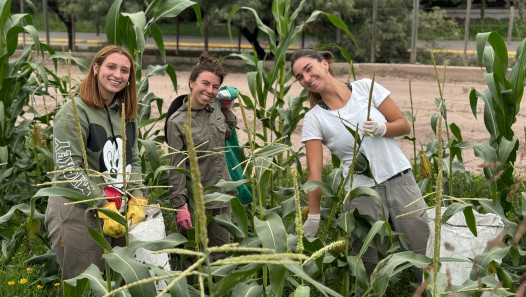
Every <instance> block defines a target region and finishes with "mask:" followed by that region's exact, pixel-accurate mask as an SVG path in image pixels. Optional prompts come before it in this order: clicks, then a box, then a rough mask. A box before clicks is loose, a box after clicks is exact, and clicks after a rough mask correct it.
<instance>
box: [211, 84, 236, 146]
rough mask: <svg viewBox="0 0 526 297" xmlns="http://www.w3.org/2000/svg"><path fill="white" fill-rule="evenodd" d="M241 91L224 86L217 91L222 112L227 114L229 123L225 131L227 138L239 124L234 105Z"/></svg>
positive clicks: (226, 119)
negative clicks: (233, 110) (233, 108)
mask: <svg viewBox="0 0 526 297" xmlns="http://www.w3.org/2000/svg"><path fill="white" fill-rule="evenodd" d="M238 95H239V91H238V89H236V88H233V87H228V86H223V87H221V88H220V89H219V92H218V93H217V97H216V98H217V100H218V101H219V103H220V104H221V112H222V113H223V115H224V116H225V123H226V125H227V128H226V132H225V139H230V137H231V136H232V134H233V133H234V132H233V131H234V127H235V126H236V124H237V119H236V116H235V114H234V113H233V112H232V105H233V104H234V101H235V100H236V99H237V97H238Z"/></svg>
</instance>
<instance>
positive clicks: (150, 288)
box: [102, 247, 156, 297]
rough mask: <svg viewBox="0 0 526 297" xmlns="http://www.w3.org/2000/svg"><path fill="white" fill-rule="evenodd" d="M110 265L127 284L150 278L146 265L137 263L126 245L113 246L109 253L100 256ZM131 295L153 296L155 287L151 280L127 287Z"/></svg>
mask: <svg viewBox="0 0 526 297" xmlns="http://www.w3.org/2000/svg"><path fill="white" fill-rule="evenodd" d="M102 257H103V258H104V259H105V260H106V261H107V262H108V264H109V265H110V267H111V269H112V270H115V271H117V272H118V273H120V274H121V275H122V276H123V277H124V279H125V280H126V283H127V284H131V283H134V282H137V281H140V280H143V279H147V278H150V277H151V275H150V272H149V270H148V266H147V265H145V264H142V263H139V262H138V261H137V260H135V258H134V253H133V252H132V251H131V249H130V248H128V247H115V248H113V250H112V251H111V253H109V254H105V255H103V256H102ZM128 291H129V292H130V294H131V295H132V296H137V297H141V296H145V297H149V296H155V295H156V289H155V286H154V283H153V282H150V283H146V284H141V285H136V286H133V287H130V288H129V289H128Z"/></svg>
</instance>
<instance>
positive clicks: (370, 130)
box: [364, 96, 411, 137]
mask: <svg viewBox="0 0 526 297" xmlns="http://www.w3.org/2000/svg"><path fill="white" fill-rule="evenodd" d="M377 108H378V111H380V112H381V113H382V115H383V116H384V117H385V119H386V121H387V122H385V123H381V122H377V121H375V120H372V119H368V120H367V121H365V122H364V132H365V133H366V134H369V135H372V136H379V137H381V136H384V137H397V136H402V135H406V134H408V133H409V132H410V131H411V126H410V125H409V122H408V121H407V119H406V118H405V116H404V114H403V113H402V111H401V110H400V108H398V106H397V105H396V103H395V102H394V100H393V99H391V97H390V96H387V97H386V98H385V99H384V100H383V101H382V103H381V104H380V105H379V106H378V107H377ZM382 125H385V127H382ZM382 130H384V131H382Z"/></svg>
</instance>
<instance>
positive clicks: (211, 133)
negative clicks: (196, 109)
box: [192, 114, 226, 151]
mask: <svg viewBox="0 0 526 297" xmlns="http://www.w3.org/2000/svg"><path fill="white" fill-rule="evenodd" d="M195 120H196V121H195V122H194V123H193V124H192V137H193V139H194V145H196V146H198V145H201V146H200V147H199V151H202V150H207V151H211V150H217V149H218V148H219V147H223V146H224V143H225V133H226V123H225V119H224V117H222V116H216V117H214V116H213V115H210V114H204V117H203V118H200V120H199V121H197V118H196V119H195ZM198 122H199V123H198ZM203 143H205V144H203Z"/></svg>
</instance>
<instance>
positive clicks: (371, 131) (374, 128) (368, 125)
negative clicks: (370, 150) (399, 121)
mask: <svg viewBox="0 0 526 297" xmlns="http://www.w3.org/2000/svg"><path fill="white" fill-rule="evenodd" d="M386 131H387V127H386V126H385V123H380V122H377V121H373V120H371V121H365V122H364V123H363V132H364V133H365V134H368V135H370V136H374V137H382V136H384V135H385V132H386Z"/></svg>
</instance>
